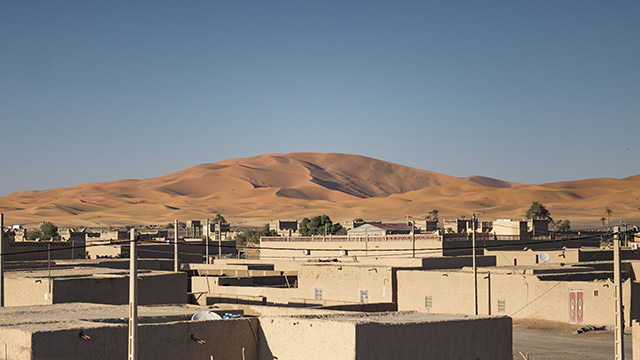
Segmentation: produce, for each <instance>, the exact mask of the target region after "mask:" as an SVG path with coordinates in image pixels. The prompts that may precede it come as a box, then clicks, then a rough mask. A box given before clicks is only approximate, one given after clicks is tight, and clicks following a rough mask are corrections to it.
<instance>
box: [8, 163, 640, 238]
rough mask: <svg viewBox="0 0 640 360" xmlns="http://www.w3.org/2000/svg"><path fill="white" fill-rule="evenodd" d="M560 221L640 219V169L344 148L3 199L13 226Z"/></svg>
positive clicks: (591, 223) (588, 223) (592, 223)
mask: <svg viewBox="0 0 640 360" xmlns="http://www.w3.org/2000/svg"><path fill="white" fill-rule="evenodd" d="M534 201H538V202H542V203H543V204H545V206H546V207H547V208H548V209H549V211H550V212H551V215H552V216H553V218H554V219H570V220H571V222H572V224H574V227H576V226H575V225H578V226H580V227H581V228H601V227H602V223H601V221H600V219H601V218H602V217H603V216H605V212H604V211H605V208H607V207H608V208H611V209H612V210H613V214H612V217H611V221H612V223H619V221H620V219H624V220H625V221H627V222H633V221H638V220H640V217H639V216H638V209H640V175H636V176H632V177H629V178H625V179H610V178H601V179H589V180H580V181H569V182H560V183H550V184H541V185H524V184H518V183H512V182H508V181H502V180H497V179H491V178H486V177H479V176H470V177H466V178H459V177H453V176H449V175H445V174H438V173H434V172H430V171H427V170H421V169H414V168H410V167H406V166H402V165H399V164H393V163H389V162H385V161H380V160H376V159H372V158H367V157H362V156H356V155H346V154H320V153H292V154H266V155H261V156H256V157H251V158H242V159H228V160H224V161H221V162H218V163H214V164H203V165H198V166H194V167H192V168H188V169H185V170H182V171H179V172H175V173H171V174H167V175H164V176H160V177H157V178H150V179H142V180H120V181H112V182H104V183H86V184H81V185H77V186H74V187H68V188H58V189H51V190H43V191H22V192H18V193H14V194H10V195H6V196H3V197H0V212H2V213H4V214H5V224H7V225H12V224H22V225H27V226H33V225H39V224H40V222H41V221H42V220H45V219H46V220H48V221H52V222H54V223H56V224H58V225H59V226H90V227H93V226H109V225H132V224H145V225H149V224H166V223H169V222H173V220H174V219H181V220H183V221H184V220H188V219H203V218H207V217H209V218H212V217H214V216H215V214H216V213H220V214H223V215H224V216H225V218H226V219H227V220H229V221H231V222H232V224H233V225H235V226H242V225H258V226H260V225H263V224H264V223H265V222H267V221H269V220H277V219H281V220H287V219H289V220H291V219H301V218H303V217H312V216H315V215H321V214H327V215H329V216H330V217H331V218H332V219H333V220H334V221H349V220H353V219H355V218H363V219H365V220H369V221H376V220H377V221H380V220H381V221H386V222H392V221H404V219H406V218H405V217H406V216H407V215H409V216H414V217H421V218H424V217H425V216H426V215H427V214H428V212H429V211H431V210H432V209H438V210H439V215H440V219H444V218H456V217H460V216H461V215H464V216H466V217H471V214H472V213H474V212H475V213H476V214H478V216H479V218H480V219H481V220H495V219H496V218H514V219H518V218H522V217H523V216H524V214H525V212H526V210H527V209H528V207H529V206H530V205H531V203H532V202H534Z"/></svg>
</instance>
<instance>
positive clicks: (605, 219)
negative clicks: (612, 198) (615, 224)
mask: <svg viewBox="0 0 640 360" xmlns="http://www.w3.org/2000/svg"><path fill="white" fill-rule="evenodd" d="M604 212H605V214H606V215H607V217H606V218H605V217H604V216H603V217H601V218H600V221H601V222H602V227H603V228H605V227H606V226H605V221H608V224H609V231H611V214H613V210H611V209H609V208H605V209H604Z"/></svg>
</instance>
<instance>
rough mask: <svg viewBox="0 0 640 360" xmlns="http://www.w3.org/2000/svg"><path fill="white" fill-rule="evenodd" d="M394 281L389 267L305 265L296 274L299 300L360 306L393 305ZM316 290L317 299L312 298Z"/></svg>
mask: <svg viewBox="0 0 640 360" xmlns="http://www.w3.org/2000/svg"><path fill="white" fill-rule="evenodd" d="M394 288H395V285H394V278H393V271H392V268H391V267H388V266H373V265H347V264H305V265H303V266H302V268H301V269H300V272H299V273H298V296H299V297H300V298H302V299H315V300H331V301H342V302H353V303H360V302H361V291H367V292H368V296H367V298H366V299H364V302H366V303H378V302H393V300H394V298H393V295H394ZM316 289H318V290H319V291H321V293H322V296H321V298H316Z"/></svg>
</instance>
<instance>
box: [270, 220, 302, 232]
mask: <svg viewBox="0 0 640 360" xmlns="http://www.w3.org/2000/svg"><path fill="white" fill-rule="evenodd" d="M269 230H272V231H275V232H276V234H278V236H298V220H289V221H286V220H284V221H283V220H271V221H269Z"/></svg>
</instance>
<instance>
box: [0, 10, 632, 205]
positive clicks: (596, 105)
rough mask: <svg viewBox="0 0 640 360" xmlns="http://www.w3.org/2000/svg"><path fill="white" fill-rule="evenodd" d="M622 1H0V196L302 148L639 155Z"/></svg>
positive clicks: (458, 169)
mask: <svg viewBox="0 0 640 360" xmlns="http://www.w3.org/2000/svg"><path fill="white" fill-rule="evenodd" d="M638 18H640V2H637V1H611V2H605V1H577V0H576V1H528V2H524V1H424V2H423V1H379V0H368V1H315V2H309V1H293V0H292V1H277V0H276V1H264V0H260V1H84V0H83V1H13V0H5V1H2V2H0V47H1V49H2V50H1V51H0V64H2V65H1V66H0V80H1V81H0V131H1V133H2V137H1V139H2V140H0V141H1V142H0V144H1V145H0V146H1V148H2V150H3V152H2V163H3V168H4V171H3V174H4V176H3V177H2V180H1V181H0V196H1V195H6V194H9V193H12V192H15V191H21V190H38V189H47V188H55V187H62V186H65V187H66V186H74V185H77V184H80V183H84V182H90V181H111V180H119V179H124V178H147V177H155V176H160V175H163V174H166V173H169V172H173V171H178V170H182V169H185V168H187V167H190V166H193V165H197V164H201V163H211V162H216V161H220V160H224V159H227V158H234V157H246V156H254V155H260V154H264V153H288V152H299V151H311V152H340V153H350V154H359V155H365V156H370V157H374V158H378V159H382V160H386V161H391V162H395V163H400V164H403V165H408V166H412V167H416V168H421V169H425V170H430V171H436V172H440V173H445V174H449V175H454V176H468V175H484V176H490V177H495V178H499V179H503V180H510V181H518V182H524V183H545V182H552V181H562V180H574V179H584V178H593V177H615V178H622V177H627V176H630V175H635V174H639V173H640V161H638V160H639V159H640V144H639V141H638V138H639V137H638V134H640V131H638V124H640V121H639V120H640V119H639V116H638V115H639V114H640V111H639V110H640V46H639V45H638V44H639V42H638V38H639V35H640V23H639V22H638Z"/></svg>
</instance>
